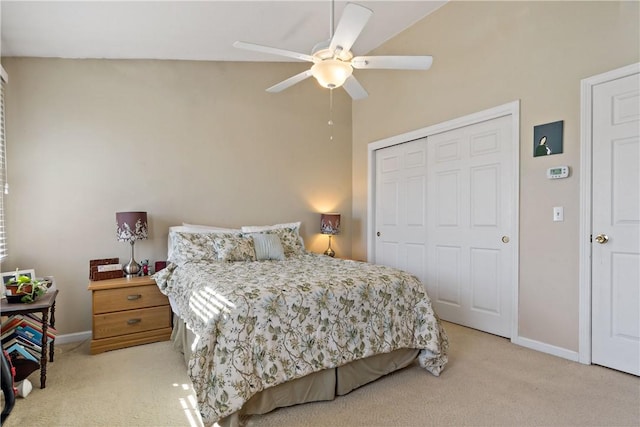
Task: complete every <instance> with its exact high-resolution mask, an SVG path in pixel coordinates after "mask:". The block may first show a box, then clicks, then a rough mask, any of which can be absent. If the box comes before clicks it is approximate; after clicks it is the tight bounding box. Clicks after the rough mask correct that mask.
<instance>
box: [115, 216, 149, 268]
mask: <svg viewBox="0 0 640 427" xmlns="http://www.w3.org/2000/svg"><path fill="white" fill-rule="evenodd" d="M116 228H117V229H116V233H117V235H118V241H120V242H129V243H130V244H131V259H130V260H129V263H128V264H127V265H125V266H124V267H123V268H122V270H123V271H124V274H126V275H127V277H132V276H137V275H138V273H139V272H140V264H138V263H137V262H136V260H135V259H134V257H133V245H134V243H135V241H136V240H144V239H146V238H147V213H146V212H116Z"/></svg>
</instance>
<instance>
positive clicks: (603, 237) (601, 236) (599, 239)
mask: <svg viewBox="0 0 640 427" xmlns="http://www.w3.org/2000/svg"><path fill="white" fill-rule="evenodd" d="M595 240H596V242H598V243H600V244H601V245H604V244H605V243H607V242H608V241H609V236H607V235H606V234H598V235H597V236H596V239H595Z"/></svg>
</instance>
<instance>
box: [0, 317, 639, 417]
mask: <svg viewBox="0 0 640 427" xmlns="http://www.w3.org/2000/svg"><path fill="white" fill-rule="evenodd" d="M445 327H446V329H447V332H448V333H449V337H450V341H451V351H450V362H449V365H448V366H447V368H446V369H445V371H444V372H443V373H442V375H441V376H440V377H434V376H433V375H431V374H429V373H427V372H426V371H424V370H422V369H420V368H419V367H418V366H416V365H412V366H410V367H408V368H406V369H404V370H402V371H400V372H396V373H394V374H391V375H388V376H386V377H384V378H382V379H380V380H378V381H376V382H374V383H371V384H369V385H367V386H364V387H362V388H360V389H358V390H355V391H354V392H352V393H350V394H348V395H346V396H343V397H340V398H337V399H336V400H334V401H332V402H318V403H310V404H305V405H298V406H294V407H290V408H283V409H278V410H276V411H274V412H271V413H269V414H266V415H262V416H254V417H251V418H250V419H249V420H248V424H247V425H248V426H251V427H257V426H260V427H262V426H265V427H269V426H274V427H276V426H277V427H288V426H305V427H315V426H318V427H319V426H323V427H324V426H411V427H412V426H501V425H502V426H640V378H638V377H634V376H632V375H628V374H624V373H620V372H616V371H613V370H610V369H606V368H602V367H598V366H585V365H581V364H578V363H574V362H570V361H567V360H564V359H560V358H557V357H554V356H549V355H546V354H543V353H539V352H536V351H533V350H529V349H525V348H522V347H519V346H516V345H513V344H511V343H510V342H509V341H508V340H506V339H503V338H499V337H495V336H493V335H489V334H484V333H482V332H478V331H475V330H472V329H468V328H464V327H461V326H458V325H453V324H449V323H446V324H445ZM29 379H30V380H31V381H32V383H33V385H34V389H33V391H32V392H31V394H30V395H29V396H28V397H27V398H26V399H18V401H17V402H16V406H15V408H14V411H13V412H12V413H11V415H10V416H9V418H8V420H7V422H6V423H5V426H6V427H17V426H114V427H115V426H199V425H200V422H199V418H198V416H197V411H195V410H194V409H193V404H194V401H195V400H194V397H193V390H192V388H191V385H190V381H189V378H188V377H187V375H186V368H185V367H184V364H183V362H181V356H180V355H179V354H177V353H176V352H175V351H174V350H173V347H172V346H171V344H170V343H169V342H162V343H155V344H148V345H144V346H138V347H131V348H128V349H122V350H116V351H111V352H107V353H103V354H100V355H95V356H91V355H89V345H88V343H82V344H80V345H75V346H74V345H66V346H61V347H59V348H58V349H57V350H56V360H55V362H54V363H52V364H50V365H49V369H48V375H47V388H45V389H44V390H41V389H40V388H39V386H40V381H39V374H38V373H34V374H33V375H32V376H31V377H30V378H29Z"/></svg>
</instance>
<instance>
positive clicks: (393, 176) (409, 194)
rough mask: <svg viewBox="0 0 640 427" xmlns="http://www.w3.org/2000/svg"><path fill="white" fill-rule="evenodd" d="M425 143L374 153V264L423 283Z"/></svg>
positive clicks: (417, 142)
mask: <svg viewBox="0 0 640 427" xmlns="http://www.w3.org/2000/svg"><path fill="white" fill-rule="evenodd" d="M425 144H426V140H425V139H419V140H415V141H411V142H407V143H404V144H400V145H396V146H392V147H388V148H385V149H383V150H379V151H378V152H377V153H376V236H375V237H374V238H375V239H376V249H375V251H376V258H375V260H376V263H378V264H384V265H388V266H391V267H396V268H400V269H402V270H405V271H408V272H409V273H411V274H414V275H416V276H417V277H418V278H419V279H420V280H421V281H423V282H424V280H425V273H426V266H425V265H426V256H425V255H424V254H425V252H426V247H425V237H426V235H425V229H426V216H425V215H426V214H425V205H426V146H425ZM380 215H381V216H380ZM378 233H379V235H378Z"/></svg>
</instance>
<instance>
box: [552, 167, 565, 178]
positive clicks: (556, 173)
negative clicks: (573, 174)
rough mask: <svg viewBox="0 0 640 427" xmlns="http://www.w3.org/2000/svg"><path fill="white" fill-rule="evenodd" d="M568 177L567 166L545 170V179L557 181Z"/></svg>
mask: <svg viewBox="0 0 640 427" xmlns="http://www.w3.org/2000/svg"><path fill="white" fill-rule="evenodd" d="M568 176H569V166H556V167H553V168H549V169H547V178H549V179H558V178H566V177H568Z"/></svg>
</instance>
